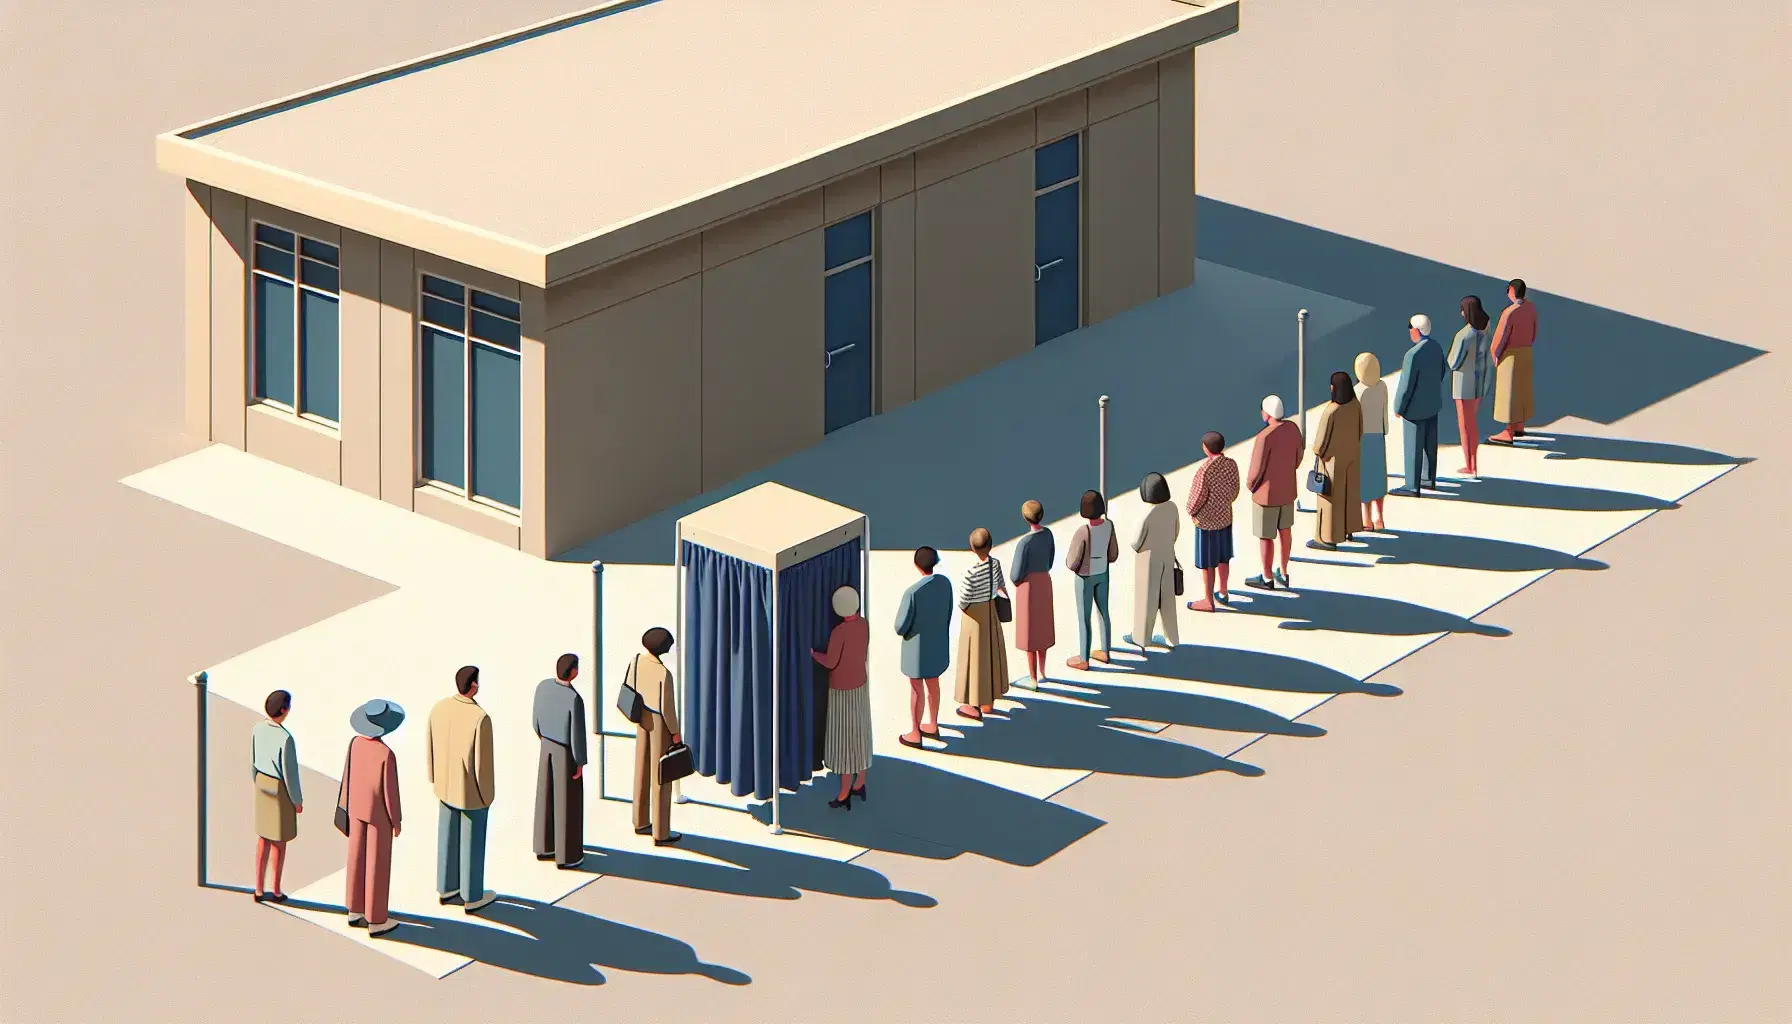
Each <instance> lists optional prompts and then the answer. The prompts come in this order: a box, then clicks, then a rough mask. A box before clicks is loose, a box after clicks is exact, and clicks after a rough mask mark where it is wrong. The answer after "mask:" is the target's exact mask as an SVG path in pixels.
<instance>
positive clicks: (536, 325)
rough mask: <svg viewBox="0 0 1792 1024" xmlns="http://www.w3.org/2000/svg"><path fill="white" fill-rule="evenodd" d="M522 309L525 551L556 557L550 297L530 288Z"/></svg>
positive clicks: (526, 287) (522, 542)
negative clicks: (551, 523) (551, 543)
mask: <svg viewBox="0 0 1792 1024" xmlns="http://www.w3.org/2000/svg"><path fill="white" fill-rule="evenodd" d="M521 296H522V299H521V302H520V303H519V304H520V305H521V306H522V314H523V316H522V335H523V351H522V366H521V377H522V389H523V394H522V402H521V409H520V412H521V415H522V419H523V424H522V447H523V456H522V465H521V467H520V468H521V471H522V481H521V485H522V499H521V500H522V503H523V506H522V517H523V524H522V534H521V537H520V545H521V547H522V549H523V550H524V551H526V552H528V553H529V554H531V555H534V556H535V557H537V558H546V557H548V556H549V555H551V554H553V552H552V551H551V550H550V549H549V547H548V533H549V527H548V518H549V517H548V513H549V511H550V508H549V504H548V501H549V494H550V493H551V492H552V490H553V488H554V486H555V485H557V484H558V483H559V481H558V480H554V479H552V478H551V477H550V476H549V474H548V459H547V445H548V434H547V422H548V420H547V409H548V406H547V400H548V396H547V378H548V365H547V345H546V343H545V342H546V339H547V322H546V321H547V305H548V303H547V292H546V290H545V289H542V288H537V287H535V286H534V285H529V284H525V285H523V286H522V291H521Z"/></svg>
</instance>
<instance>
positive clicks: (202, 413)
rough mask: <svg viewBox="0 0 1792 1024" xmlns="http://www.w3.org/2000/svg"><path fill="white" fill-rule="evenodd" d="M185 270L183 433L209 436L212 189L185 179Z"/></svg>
mask: <svg viewBox="0 0 1792 1024" xmlns="http://www.w3.org/2000/svg"><path fill="white" fill-rule="evenodd" d="M181 209H182V236H183V248H184V250H185V259H186V268H185V269H186V273H185V274H184V275H183V280H184V282H185V284H186V317H185V331H186V337H185V342H186V344H185V350H186V402H185V410H184V413H185V415H184V416H183V421H184V422H185V425H186V428H187V433H189V434H192V435H193V436H194V437H200V438H206V439H208V440H209V439H210V438H211V436H212V394H211V381H212V372H211V358H212V190H211V186H210V185H205V184H201V183H200V182H197V181H189V182H187V195H186V199H185V201H184V202H183V203H182V204H181Z"/></svg>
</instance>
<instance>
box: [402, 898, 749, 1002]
mask: <svg viewBox="0 0 1792 1024" xmlns="http://www.w3.org/2000/svg"><path fill="white" fill-rule="evenodd" d="M393 916H394V917H395V918H398V919H399V920H400V921H402V922H403V924H402V925H401V926H400V927H399V928H398V929H397V930H396V931H394V932H392V933H391V935H390V936H389V937H387V938H386V939H385V940H384V941H387V942H401V943H408V944H410V945H413V946H421V947H423V948H425V949H434V950H439V951H441V952H444V953H452V954H454V955H456V956H464V957H468V958H470V959H473V960H477V961H479V962H480V963H482V964H489V965H491V966H493V967H501V968H503V969H505V970H507V971H515V972H516V973H518V974H528V975H532V976H534V977H537V978H548V979H551V980H554V981H564V982H569V983H572V984H576V985H602V984H603V983H604V975H603V972H602V971H601V970H599V968H600V967H610V968H614V969H616V970H619V971H631V972H635V973H640V974H691V975H696V976H698V977H704V978H709V979H711V980H712V981H719V982H721V983H723V984H725V985H746V984H749V983H751V982H752V980H753V979H752V978H750V977H748V976H747V975H745V974H743V973H741V972H740V971H737V970H735V969H734V968H732V967H723V966H721V965H719V964H707V963H704V962H703V961H702V960H700V959H699V958H698V957H697V952H696V950H694V949H692V948H691V947H690V945H688V944H687V943H684V942H680V941H679V940H677V939H674V938H672V937H670V936H667V935H661V934H660V933H658V932H652V931H648V930H647V929H645V928H635V927H632V926H630V925H626V924H618V923H617V922H615V921H609V920H605V919H604V918H601V917H594V916H592V915H590V914H583V913H580V912H579V911H577V910H572V909H570V908H567V907H560V906H555V905H554V904H552V903H542V902H540V901H537V900H530V899H523V898H522V897H519V896H500V897H499V898H498V901H497V902H496V903H493V904H492V905H491V906H489V907H487V908H485V909H484V910H482V911H480V912H479V916H478V918H470V919H463V920H454V919H452V918H446V917H442V918H438V917H411V916H408V915H397V914H395V915H393ZM480 921H489V922H491V923H492V924H497V925H503V926H504V927H502V928H493V927H490V926H488V925H486V924H481V923H479V922H480ZM511 928H514V929H516V932H522V933H523V934H521V935H518V934H516V932H512V931H508V930H506V929H511Z"/></svg>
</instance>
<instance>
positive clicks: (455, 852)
mask: <svg viewBox="0 0 1792 1024" xmlns="http://www.w3.org/2000/svg"><path fill="white" fill-rule="evenodd" d="M440 806H441V808H442V813H441V815H440V816H439V820H440V827H439V828H438V829H437V830H436V892H438V893H440V894H442V895H443V896H452V895H454V894H455V893H456V892H459V893H460V898H461V899H462V900H464V901H466V902H468V903H472V902H473V901H475V900H477V899H479V898H480V897H482V896H484V895H485V825H486V818H487V816H488V815H489V814H490V813H491V808H489V807H481V808H479V809H478V810H476V811H464V810H461V809H460V808H458V807H450V806H448V805H447V804H441V805H440Z"/></svg>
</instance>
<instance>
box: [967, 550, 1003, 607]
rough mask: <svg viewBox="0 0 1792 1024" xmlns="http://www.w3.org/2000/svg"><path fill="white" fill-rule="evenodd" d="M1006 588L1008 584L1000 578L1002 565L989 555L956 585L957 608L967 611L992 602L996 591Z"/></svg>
mask: <svg viewBox="0 0 1792 1024" xmlns="http://www.w3.org/2000/svg"><path fill="white" fill-rule="evenodd" d="M1007 586H1008V582H1007V581H1006V580H1004V579H1003V578H1002V563H1001V562H999V561H997V560H996V557H995V556H994V555H991V556H989V557H988V558H986V559H983V560H982V561H980V562H978V563H977V564H976V565H974V566H972V567H971V571H970V572H967V573H965V574H964V579H963V580H961V581H960V582H959V584H958V607H959V608H961V609H968V608H970V607H971V606H972V605H978V604H982V603H984V602H985V601H993V600H995V598H996V591H998V590H1002V589H1005V588H1006V587H1007Z"/></svg>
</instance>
